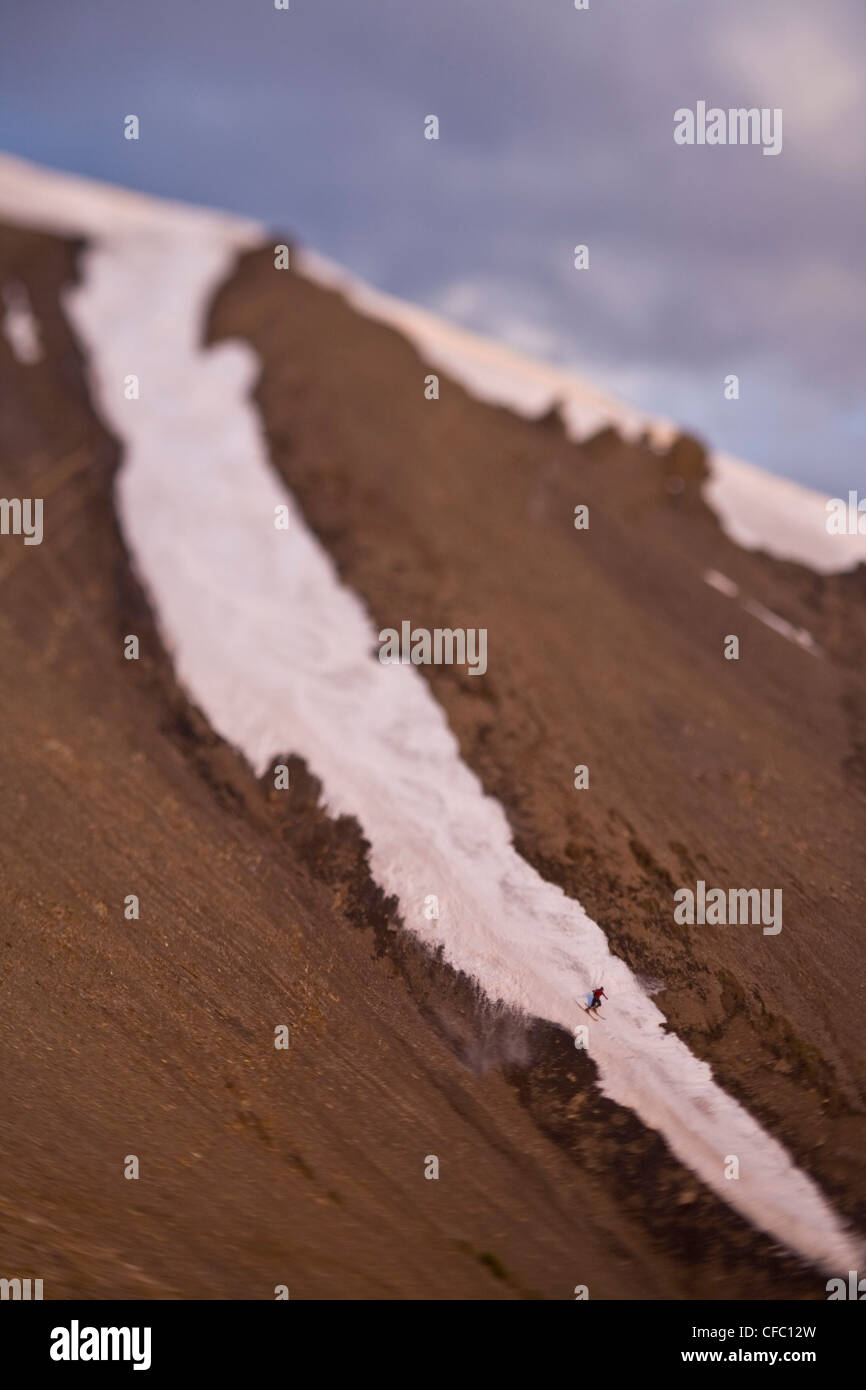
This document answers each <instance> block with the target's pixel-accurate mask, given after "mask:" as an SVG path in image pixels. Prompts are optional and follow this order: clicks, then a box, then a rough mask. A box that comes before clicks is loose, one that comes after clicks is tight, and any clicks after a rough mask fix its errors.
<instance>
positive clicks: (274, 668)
mask: <svg viewBox="0 0 866 1390" xmlns="http://www.w3.org/2000/svg"><path fill="white" fill-rule="evenodd" d="M7 173H8V170H7ZM7 182H8V180H7ZM18 182H19V183H23V184H24V185H26V187H24V188H21V189H19V197H18V199H17V201H16V202H15V203H14V204H13V205H12V206H10V209H9V211H10V213H11V212H13V208H16V207H17V209H18V210H19V215H21V214H20V209H21V208H22V206H23V207H24V209H25V210H24V214H23V215H24V217H25V218H26V219H27V220H32V221H36V222H38V223H39V224H41V225H48V226H49V227H52V226H53V227H55V228H56V227H58V226H59V227H61V228H68V219H69V217H70V215H74V218H75V222H76V228H77V230H79V231H82V232H84V233H86V234H88V235H89V236H90V237H91V238H92V244H91V246H90V247H89V249H88V251H87V253H86V256H85V259H84V264H83V279H82V283H81V284H80V286H79V287H78V288H77V289H76V290H75V291H73V292H72V293H71V294H70V296H69V304H68V307H69V311H70V313H71V316H72V318H73V321H74V323H75V326H76V328H77V331H78V333H79V335H80V337H81V339H82V341H83V342H84V344H85V345H86V348H87V350H88V352H89V356H90V370H91V374H92V378H93V385H94V388H95V395H96V398H97V400H98V402H99V404H100V407H101V410H102V412H103V414H104V416H105V418H106V420H107V422H108V424H109V425H110V427H111V428H112V429H113V430H114V431H115V432H116V434H117V435H118V436H119V437H120V438H121V439H122V441H123V444H124V462H123V465H122V469H121V471H120V475H119V480H118V504H119V511H120V516H121V521H122V525H123V530H124V534H125V536H126V539H127V543H128V545H129V547H130V550H131V553H132V556H133V559H134V562H135V564H136V566H137V568H138V571H139V573H140V575H141V576H142V578H143V581H144V583H145V584H146V587H147V588H148V590H149V593H150V595H151V598H152V601H153V604H154V608H155V612H156V614H157V617H158V621H159V625H160V628H161V632H162V635H163V638H164V640H165V642H166V645H167V647H168V649H169V650H170V651H171V652H172V654H173V657H174V661H175V665H176V670H177V673H178V676H179V679H180V680H181V681H182V682H183V684H184V685H185V687H186V688H187V690H188V691H189V692H190V695H191V697H192V698H193V699H194V700H195V702H196V703H197V704H198V705H199V706H200V708H201V709H202V710H203V711H204V713H205V714H206V716H207V718H208V719H209V720H210V722H211V724H212V725H213V727H214V728H215V729H216V730H217V731H218V732H219V733H220V734H221V735H222V736H223V737H224V738H225V739H227V740H228V741H230V742H231V743H232V744H234V745H235V746H236V747H238V748H239V749H241V750H242V751H243V753H244V754H245V755H246V757H247V758H248V759H249V761H250V763H251V764H252V765H253V767H254V768H255V769H256V771H257V772H258V773H260V774H261V773H263V772H264V771H265V769H267V768H268V767H269V766H271V765H272V762H273V758H274V754H275V753H276V751H277V750H283V749H286V748H291V749H293V750H296V751H297V752H298V753H299V754H301V755H302V756H303V757H304V758H305V759H306V760H307V762H308V763H309V765H310V767H311V768H312V770H313V771H314V772H315V773H316V775H317V776H318V777H320V778H321V780H322V783H323V787H324V796H325V801H326V805H327V807H328V809H329V810H330V811H331V812H332V813H333V814H340V813H347V814H350V815H354V816H355V817H356V818H357V819H358V821H359V822H360V824H361V826H362V829H363V831H364V834H365V835H366V836H367V838H368V839H369V841H370V843H371V845H372V851H371V868H372V872H373V874H374V875H375V877H376V879H377V881H378V882H379V883H380V885H381V886H382V887H383V888H384V890H385V891H386V892H388V893H395V894H397V896H398V897H399V900H400V903H401V907H402V911H403V914H404V919H405V922H406V925H407V927H408V928H409V929H410V930H412V931H413V932H415V933H417V935H418V936H419V937H421V938H422V939H423V940H425V941H426V942H428V943H429V944H430V945H431V946H438V945H441V946H442V947H443V949H444V954H445V957H446V959H447V960H448V961H449V962H450V963H451V964H452V965H453V966H455V967H457V968H458V969H461V970H464V971H466V972H468V973H469V974H470V975H472V976H474V977H475V979H477V980H478V981H479V983H480V984H481V986H482V987H483V988H484V990H485V991H486V992H487V993H488V994H489V995H490V996H491V997H493V998H495V999H499V1000H502V1001H504V1002H505V1003H506V1004H508V1005H510V1006H512V1007H514V1008H516V1009H519V1010H523V1011H525V1012H526V1013H528V1014H530V1015H534V1016H539V1017H542V1018H545V1019H548V1020H550V1021H552V1022H554V1023H556V1024H559V1025H561V1026H562V1027H563V1028H565V1029H567V1030H569V1031H572V1030H573V1029H574V1028H575V1027H577V1026H579V1025H580V1024H582V1023H583V1022H584V1021H585V1016H584V1015H583V1014H582V1013H581V1012H580V1008H579V1004H580V997H581V996H582V995H583V994H585V992H586V990H587V988H588V987H589V986H591V985H595V984H598V983H604V985H605V988H606V990H607V993H608V994H609V996H610V997H611V1008H610V1009H609V1010H608V1019H607V1022H606V1023H604V1024H602V1025H599V1026H598V1027H596V1028H594V1031H593V1033H592V1035H591V1048H592V1056H593V1059H594V1061H595V1062H596V1064H597V1067H598V1072H599V1077H600V1085H601V1088H602V1090H603V1091H604V1093H605V1094H606V1095H607V1096H609V1097H610V1098H611V1099H613V1100H615V1101H617V1102H619V1103H620V1104H621V1105H625V1106H628V1107H629V1108H631V1109H632V1110H634V1111H635V1112H636V1113H637V1114H638V1115H639V1116H640V1117H641V1119H642V1120H643V1121H644V1122H645V1123H646V1124H648V1125H650V1126H651V1127H653V1128H655V1129H657V1130H659V1131H660V1132H661V1133H662V1134H663V1135H664V1136H665V1137H666V1139H667V1141H668V1142H669V1144H670V1146H671V1148H672V1150H673V1151H674V1152H675V1153H676V1154H677V1155H678V1157H679V1158H680V1159H681V1160H682V1161H683V1162H684V1163H686V1164H687V1165H688V1166H689V1167H691V1168H692V1169H693V1170H694V1171H695V1173H697V1174H698V1175H699V1176H700V1177H701V1178H702V1179H703V1180H704V1181H705V1182H706V1183H707V1184H708V1185H709V1186H710V1187H712V1188H713V1189H714V1190H715V1191H716V1192H717V1193H718V1194H719V1195H720V1196H721V1197H722V1198H723V1199H724V1200H726V1201H728V1202H729V1203H730V1204H731V1205H732V1206H734V1207H736V1208H737V1209H738V1210H739V1211H740V1212H742V1213H743V1214H744V1215H745V1216H746V1217H748V1218H749V1219H750V1220H751V1221H752V1222H753V1223H754V1224H755V1225H756V1226H758V1227H760V1228H763V1229H764V1230H766V1231H768V1232H770V1233H772V1234H773V1235H774V1236H776V1237H777V1238H778V1239H779V1240H781V1241H782V1242H784V1243H785V1244H787V1245H788V1246H790V1247H791V1248H792V1249H794V1250H796V1251H799V1252H801V1253H802V1254H803V1255H804V1256H805V1257H807V1258H808V1259H810V1260H811V1261H813V1262H815V1263H818V1264H821V1265H824V1266H825V1267H826V1268H827V1269H828V1270H831V1271H840V1270H843V1271H844V1270H848V1269H850V1268H857V1267H858V1255H857V1249H856V1245H855V1242H854V1240H853V1239H852V1237H851V1236H850V1235H849V1233H847V1232H846V1230H845V1229H844V1228H843V1226H842V1225H841V1223H840V1222H839V1221H838V1220H837V1218H836V1217H835V1215H834V1214H833V1213H832V1212H831V1211H830V1209H829V1208H828V1206H827V1204H826V1203H825V1201H824V1199H823V1197H822V1196H821V1194H820V1192H819V1191H818V1189H817V1188H816V1187H815V1185H814V1184H813V1183H812V1182H811V1180H810V1179H809V1178H808V1177H806V1176H805V1175H804V1174H803V1173H801V1172H800V1171H799V1170H798V1169H797V1168H796V1167H795V1166H794V1164H793V1163H792V1162H791V1159H790V1157H789V1155H788V1154H787V1153H786V1152H785V1150H784V1149H783V1148H782V1146H781V1145H780V1144H778V1143H777V1142H776V1141H775V1140H774V1139H773V1138H772V1137H771V1136H770V1135H768V1134H767V1133H765V1132H764V1131H763V1130H762V1129H761V1127H760V1126H759V1125H758V1124H757V1123H756V1122H755V1121H754V1120H753V1119H752V1118H751V1116H750V1115H749V1114H748V1113H747V1112H746V1111H745V1110H744V1109H742V1107H741V1106H739V1105H738V1104H736V1102H734V1101H733V1100H732V1099H731V1098H730V1097H728V1096H727V1095H726V1094H725V1093H724V1092H723V1091H722V1090H721V1089H720V1088H719V1087H718V1086H717V1085H716V1084H715V1083H714V1081H713V1078H712V1074H711V1071H710V1068H709V1066H708V1065H707V1064H706V1063H704V1062H702V1061H700V1060H698V1059H697V1058H695V1057H694V1056H693V1055H692V1054H691V1053H690V1052H689V1050H688V1049H687V1048H686V1047H685V1046H684V1044H683V1043H682V1042H681V1041H680V1040H679V1039H678V1038H677V1037H676V1036H675V1035H673V1034H670V1033H666V1032H665V1031H664V1029H663V1024H664V1018H663V1015H662V1014H661V1013H660V1011H659V1010H658V1009H657V1008H656V1006H655V1005H654V1004H653V1002H652V1000H651V999H650V998H649V996H648V994H647V993H646V991H645V990H644V989H643V988H642V987H641V985H640V984H639V982H638V981H637V980H636V979H635V978H634V976H632V974H631V973H630V972H629V970H628V968H627V967H626V965H625V964H624V963H623V962H622V961H621V960H619V959H617V958H616V957H615V956H613V955H611V953H610V951H609V949H608V945H607V941H606V939H605V937H604V934H603V932H602V931H601V929H600V928H599V927H598V926H597V925H596V924H595V923H594V922H593V921H592V920H591V919H590V918H589V917H588V916H587V914H586V913H585V912H584V911H583V909H582V908H581V906H580V904H579V903H577V902H575V901H573V900H571V899H569V898H567V897H566V896H565V895H564V893H562V891H561V890H560V889H559V888H557V887H555V886H553V885H551V884H549V883H546V882H544V881H543V880H542V879H541V878H540V877H539V876H538V874H537V873H535V871H534V870H533V869H532V868H531V867H530V866H529V865H528V864H527V863H525V861H524V860H522V859H521V858H520V857H519V855H518V854H517V853H516V852H515V850H514V848H513V845H512V843H511V836H510V833H509V829H508V825H507V822H506V818H505V815H504V813H503V811H502V809H501V807H500V806H499V804H498V803H497V802H496V801H494V800H493V799H491V798H490V797H487V796H485V795H484V793H483V791H482V789H481V787H480V785H479V783H478V781H477V779H476V778H475V776H474V775H473V774H472V773H471V772H470V770H469V769H468V768H467V767H466V766H465V765H464V764H463V763H462V762H461V759H460V756H459V750H458V748H457V744H456V742H455V739H454V738H453V736H452V734H451V732H450V730H449V729H448V726H447V724H446V721H445V719H444V716H443V714H442V711H441V710H440V708H439V707H438V705H437V704H436V702H435V701H434V699H433V697H432V695H431V694H430V691H429V689H428V687H427V685H426V683H425V682H424V681H423V679H422V678H421V677H420V675H419V674H418V672H417V670H415V669H414V668H412V667H407V666H383V665H382V664H380V663H379V661H378V660H376V659H375V656H374V655H373V652H374V651H375V645H376V634H375V632H374V629H373V627H372V625H371V623H370V620H369V617H368V615H367V613H366V611H365V609H364V608H363V606H362V605H361V603H360V602H359V600H358V599H357V598H356V597H355V595H354V594H353V593H351V592H350V591H349V590H347V589H346V588H344V587H343V586H342V585H341V584H340V583H339V580H338V578H337V576H336V573H335V570H334V567H333V564H332V562H331V560H330V558H329V556H328V555H327V553H326V552H325V551H324V550H323V549H322V548H321V546H320V545H319V544H318V542H317V541H316V540H315V538H314V537H313V536H312V535H311V534H310V532H309V531H308V530H307V529H306V527H305V525H304V523H303V520H302V518H301V516H300V514H299V513H298V511H297V509H296V507H295V505H294V503H293V501H292V498H291V496H290V495H289V494H288V493H287V492H286V490H285V488H284V487H283V486H282V485H281V483H280V482H279V480H278V479H277V477H276V475H275V473H274V471H273V470H272V469H271V467H270V466H269V463H268V459H267V455H266V449H265V443H264V439H263V435H262V429H261V425H260V421H259V419H258V417H257V414H256V412H255V410H254V409H253V407H252V405H251V403H250V391H251V388H252V386H253V383H254V380H255V377H256V373H257V361H256V358H255V356H254V354H253V353H252V351H251V350H250V349H249V347H248V346H247V345H246V344H242V343H223V344H220V345H218V346H216V347H214V348H211V349H208V350H203V349H202V347H201V332H202V324H203V318H204V314H205V312H206V309H207V305H208V303H209V300H210V297H211V296H212V294H213V292H214V290H215V289H216V287H217V286H218V285H219V284H220V282H221V281H222V280H223V279H224V278H225V277H226V276H227V275H228V274H229V273H230V271H231V267H232V262H233V258H234V256H235V255H236V253H237V251H238V250H239V249H240V248H241V247H243V246H245V245H250V244H253V242H254V241H255V240H256V239H257V238H258V237H259V236H260V233H259V232H257V230H256V229H255V228H254V227H252V226H251V225H250V224H245V223H240V222H238V221H236V220H233V219H218V218H215V217H212V216H209V215H206V214H199V213H193V212H187V211H186V210H179V209H177V208H168V209H163V207H162V205H160V204H159V203H157V202H156V201H155V200H151V199H140V198H135V196H134V195H129V194H121V193H117V192H114V191H111V190H104V189H102V188H100V187H99V186H93V185H90V186H85V187H83V188H82V187H81V186H79V187H78V189H77V191H76V197H75V199H74V202H75V206H74V208H73V209H70V205H69V202H68V201H67V199H66V194H65V185H67V184H68V180H65V179H63V180H60V179H56V178H55V176H47V175H44V174H37V173H36V172H35V171H31V170H29V169H26V170H25V171H24V172H23V173H22V174H21V176H20V178H19V179H18ZM76 182H77V181H76ZM0 205H2V201H0ZM4 211H5V209H4ZM131 370H134V371H135V372H136V374H137V375H138V376H139V378H140V381H141V399H140V400H138V401H127V400H125V399H124V397H123V390H122V385H123V380H124V376H125V375H126V374H127V373H128V372H129V371H131ZM279 506H286V507H287V508H288V510H289V516H290V529H289V530H288V531H284V530H277V529H276V528H275V526H274V515H275V508H277V507H279ZM429 893H435V894H436V895H437V896H438V898H439V900H440V905H441V916H440V919H439V920H438V921H428V920H427V919H426V918H425V917H424V915H423V912H422V907H423V903H424V899H425V897H426V895H427V894H429ZM729 1154H736V1155H737V1156H738V1158H739V1163H740V1178H739V1180H738V1181H730V1182H729V1181H726V1180H725V1178H724V1176H723V1173H724V1168H725V1159H726V1155H729Z"/></svg>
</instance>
